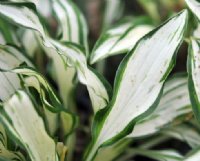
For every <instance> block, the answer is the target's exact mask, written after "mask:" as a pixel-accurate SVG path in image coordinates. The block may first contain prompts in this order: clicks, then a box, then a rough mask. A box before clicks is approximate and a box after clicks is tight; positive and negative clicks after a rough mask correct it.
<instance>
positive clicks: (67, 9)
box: [52, 0, 88, 50]
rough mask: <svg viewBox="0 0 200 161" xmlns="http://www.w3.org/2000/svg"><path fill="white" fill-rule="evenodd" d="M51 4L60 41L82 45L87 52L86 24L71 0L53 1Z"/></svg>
mask: <svg viewBox="0 0 200 161" xmlns="http://www.w3.org/2000/svg"><path fill="white" fill-rule="evenodd" d="M52 3H53V11H54V12H55V15H56V18H57V20H58V22H59V24H60V25H59V26H60V28H61V29H60V30H61V36H60V40H61V41H69V42H73V43H77V44H80V45H83V46H84V47H85V49H86V50H88V44H87V43H88V42H87V36H88V31H87V24H86V20H85V18H84V17H83V14H82V13H81V11H80V10H79V9H78V7H77V6H76V5H75V4H74V2H73V1H71V0H67V1H66V0H53V1H52Z"/></svg>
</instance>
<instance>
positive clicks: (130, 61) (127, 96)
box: [85, 11, 187, 161]
mask: <svg viewBox="0 0 200 161" xmlns="http://www.w3.org/2000/svg"><path fill="white" fill-rule="evenodd" d="M186 24H187V11H183V12H181V13H179V14H178V15H176V16H175V17H173V18H171V19H170V20H168V21H167V22H165V23H164V24H163V25H161V26H160V27H158V28H156V29H155V30H153V31H152V32H150V33H149V34H147V35H146V36H145V37H143V38H142V39H141V40H140V41H139V42H138V44H137V45H136V47H135V48H134V49H133V50H132V51H131V52H129V54H128V55H127V56H126V57H125V58H124V59H123V61H122V63H121V64H120V66H119V69H118V72H117V76H116V78H115V86H114V94H113V98H112V100H111V102H110V104H109V105H108V107H107V108H105V110H102V111H99V112H98V113H97V114H96V116H95V120H94V124H93V140H92V143H91V146H90V147H89V150H88V151H87V152H86V155H85V160H86V161H91V160H92V159H93V158H94V156H95V154H96V152H97V150H98V149H99V147H102V146H106V145H110V144H112V143H114V142H116V141H117V140H119V139H121V138H123V137H125V136H126V135H128V134H129V133H130V132H132V130H133V126H134V124H135V123H136V122H137V121H138V120H141V119H143V118H144V117H145V116H147V115H148V114H150V113H151V112H152V111H153V110H154V109H155V107H156V106H157V105H158V103H159V99H160V97H161V93H162V88H163V84H164V82H165V79H166V78H167V76H168V74H169V72H170V71H171V69H172V67H173V65H174V60H175V55H176V51H177V49H178V48H179V46H180V44H181V43H182V40H183V36H184V31H185V29H186ZM106 110H107V111H106ZM90 150H91V151H90Z"/></svg>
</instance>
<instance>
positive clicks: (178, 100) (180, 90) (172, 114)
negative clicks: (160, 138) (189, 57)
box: [129, 75, 192, 137]
mask: <svg viewBox="0 0 200 161" xmlns="http://www.w3.org/2000/svg"><path fill="white" fill-rule="evenodd" d="M187 84H188V82H187V78H186V76H184V75H177V76H174V77H173V78H172V79H170V80H169V81H167V83H166V84H165V86H164V91H163V96H162V98H161V101H160V103H159V105H158V107H157V108H156V110H155V111H154V112H153V113H152V114H151V115H149V116H148V117H146V118H145V119H143V120H141V121H139V122H137V124H136V125H135V127H134V130H133V132H132V133H131V134H130V135H129V137H142V136H145V135H150V134H155V133H156V132H158V131H160V130H161V129H162V128H164V126H166V125H167V124H169V123H171V122H172V121H173V120H174V119H175V118H177V117H178V116H181V115H184V114H187V113H190V112H191V111H192V110H191V108H190V98H189V92H188V88H187ZM188 107H189V108H188Z"/></svg>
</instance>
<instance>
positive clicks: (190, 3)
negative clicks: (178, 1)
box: [185, 0, 200, 20]
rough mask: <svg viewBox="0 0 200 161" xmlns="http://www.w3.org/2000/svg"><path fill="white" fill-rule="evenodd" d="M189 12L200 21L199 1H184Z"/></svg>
mask: <svg viewBox="0 0 200 161" xmlns="http://www.w3.org/2000/svg"><path fill="white" fill-rule="evenodd" d="M185 2H186V3H187V5H188V7H189V8H190V10H191V11H192V12H193V14H194V15H196V16H197V18H198V19H199V20H200V2H199V0H185Z"/></svg>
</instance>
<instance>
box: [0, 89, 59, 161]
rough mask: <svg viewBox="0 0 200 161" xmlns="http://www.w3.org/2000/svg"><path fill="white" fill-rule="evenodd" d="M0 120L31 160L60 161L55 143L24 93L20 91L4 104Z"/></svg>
mask: <svg viewBox="0 0 200 161" xmlns="http://www.w3.org/2000/svg"><path fill="white" fill-rule="evenodd" d="M0 120H1V122H2V123H3V124H4V126H5V127H6V129H7V130H8V131H9V133H10V134H11V135H12V139H15V141H17V142H19V143H21V145H23V146H24V147H25V149H26V150H27V152H28V154H29V156H30V158H31V160H37V161H49V160H52V161H58V158H57V154H56V146H55V142H54V141H53V139H52V138H50V137H49V136H48V134H47V132H46V131H45V127H44V123H43V120H42V118H41V117H40V116H39V115H38V113H37V112H36V110H35V108H34V106H33V103H32V102H31V100H30V98H29V96H28V95H27V94H26V93H25V92H24V91H18V92H17V93H16V94H14V95H13V96H12V97H11V98H10V99H9V100H8V101H6V102H5V103H4V105H3V108H1V117H0Z"/></svg>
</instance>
